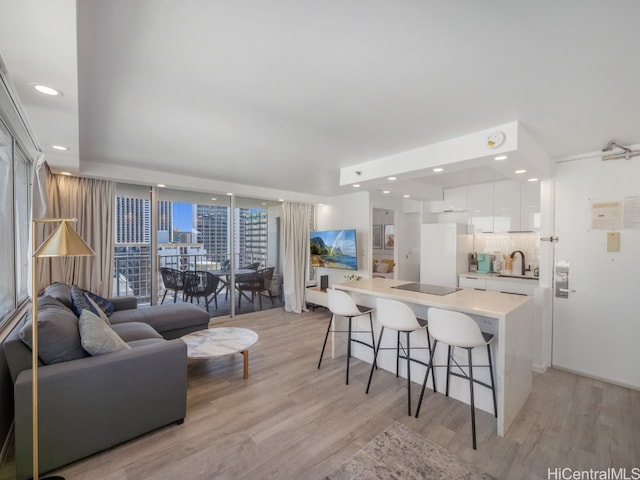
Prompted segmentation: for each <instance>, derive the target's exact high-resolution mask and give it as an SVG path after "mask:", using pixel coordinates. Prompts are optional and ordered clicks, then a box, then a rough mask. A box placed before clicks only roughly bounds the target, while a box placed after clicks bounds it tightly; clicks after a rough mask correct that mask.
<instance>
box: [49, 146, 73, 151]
mask: <svg viewBox="0 0 640 480" xmlns="http://www.w3.org/2000/svg"><path fill="white" fill-rule="evenodd" d="M51 148H53V149H54V150H60V151H63V152H64V151H66V150H69V147H65V146H64V145H51Z"/></svg>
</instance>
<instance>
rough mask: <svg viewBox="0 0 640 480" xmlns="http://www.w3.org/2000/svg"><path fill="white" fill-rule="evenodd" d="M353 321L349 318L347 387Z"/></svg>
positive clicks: (347, 382) (347, 383)
mask: <svg viewBox="0 0 640 480" xmlns="http://www.w3.org/2000/svg"><path fill="white" fill-rule="evenodd" d="M351 320H353V317H349V333H347V381H346V383H345V385H349V360H350V359H351Z"/></svg>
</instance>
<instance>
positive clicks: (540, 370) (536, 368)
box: [531, 363, 549, 373]
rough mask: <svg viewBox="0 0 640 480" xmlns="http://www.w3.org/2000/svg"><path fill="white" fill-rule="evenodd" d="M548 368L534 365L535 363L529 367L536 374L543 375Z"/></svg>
mask: <svg viewBox="0 0 640 480" xmlns="http://www.w3.org/2000/svg"><path fill="white" fill-rule="evenodd" d="M547 368H549V366H548V365H536V364H535V363H534V364H533V365H532V366H531V369H532V370H533V371H534V372H536V373H545V372H546V371H547Z"/></svg>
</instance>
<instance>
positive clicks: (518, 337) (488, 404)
mask: <svg viewBox="0 0 640 480" xmlns="http://www.w3.org/2000/svg"><path fill="white" fill-rule="evenodd" d="M409 283H412V282H408V281H404V280H392V279H387V278H372V279H361V280H352V281H349V282H345V283H340V284H335V285H333V288H335V289H339V290H344V291H347V292H349V293H350V294H351V296H352V297H354V300H355V301H356V303H359V304H362V305H366V306H371V307H375V300H376V298H390V299H394V300H399V301H402V302H404V303H406V304H408V305H409V306H410V307H411V308H412V309H413V310H414V312H415V313H416V315H417V316H418V318H424V319H426V318H427V313H428V309H429V307H436V308H441V309H444V310H453V311H457V312H462V313H466V314H468V315H470V316H471V317H473V318H474V319H475V320H476V322H477V323H478V325H479V326H480V329H481V330H482V331H485V332H488V333H493V334H494V335H496V336H497V338H496V340H495V342H496V343H495V345H496V346H497V348H495V349H494V353H493V356H494V369H495V372H494V373H495V375H496V382H497V385H496V396H497V402H498V412H497V414H498V415H497V433H498V435H500V436H504V434H505V433H506V432H507V430H508V428H509V426H510V425H511V423H512V422H513V420H514V419H515V417H516V415H517V414H518V412H519V411H520V409H521V408H522V405H523V404H524V402H525V401H526V400H527V398H528V396H529V393H530V392H531V388H532V379H533V376H532V350H533V349H532V325H533V305H532V300H531V297H527V296H523V295H514V294H507V293H500V292H491V291H480V290H473V289H459V290H457V291H453V293H448V294H444V295H434V294H429V293H421V292H416V291H408V290H402V289H398V288H394V287H398V286H400V285H405V284H409ZM374 320H375V314H374ZM376 324H377V322H376ZM363 325H364V324H363ZM374 325H375V324H374ZM374 328H376V329H377V330H378V331H379V329H378V328H377V327H374ZM364 329H365V328H363V330H364ZM377 333H378V332H376V338H377ZM416 333H422V332H416ZM340 341H341V339H339V338H335V337H334V353H335V349H336V348H339V346H340ZM342 341H343V342H344V340H342ZM420 342H422V345H426V333H424V334H423V337H422V338H421V339H419V338H416V340H415V343H416V345H415V346H418V345H420ZM383 346H384V347H388V345H386V344H385V345H383ZM414 348H415V347H414V338H413V335H412V340H411V351H412V355H413V352H414V351H415V350H414ZM367 350H368V351H365V350H364V349H357V348H356V349H354V351H353V352H352V353H353V355H354V356H355V357H357V358H360V359H362V360H366V361H368V362H371V361H372V355H371V353H370V352H371V350H370V349H367ZM458 350H460V349H458ZM477 350H482V349H477ZM461 353H462V352H461ZM476 353H477V354H478V361H479V363H481V364H486V351H484V350H483V351H482V352H476V351H474V358H475V355H476ZM383 354H384V355H383ZM424 355H425V357H424V358H425V359H426V355H427V352H426V351H424ZM482 355H484V356H482ZM460 358H461V360H460V361H459V363H461V364H466V363H467V362H465V361H464V360H462V357H460ZM377 363H378V366H379V367H381V368H384V369H387V370H390V371H392V372H395V368H396V362H395V351H391V350H387V351H383V350H381V351H380V356H379V360H378V362H377ZM401 363H404V362H401ZM474 363H475V360H474ZM434 364H435V365H443V364H446V349H445V348H442V349H438V350H437V351H436V358H435V359H434ZM443 370H444V369H441V368H439V369H436V387H437V390H438V391H439V392H441V391H444V384H445V379H444V377H445V375H444V372H443ZM482 370H485V369H482ZM421 372H422V373H421V374H419V375H415V374H414V373H413V367H412V378H415V379H416V380H418V381H419V382H420V383H422V380H423V378H424V372H425V369H422V370H421ZM403 373H404V375H403ZM400 375H401V376H406V372H403V371H402V368H401V371H400ZM474 375H475V371H474ZM487 375H488V374H487ZM430 384H431V382H429V385H430ZM483 390H486V389H477V392H476V406H477V407H478V408H480V409H482V410H486V411H488V412H491V413H493V403H492V401H491V395H490V393H489V392H488V391H487V392H483ZM374 391H375V384H374V386H373V387H372V392H374ZM450 396H452V397H454V398H457V399H458V400H461V401H464V402H466V403H469V392H468V382H464V381H463V382H452V385H451V390H450ZM428 414H429V412H428V411H427V410H423V411H422V412H421V415H428Z"/></svg>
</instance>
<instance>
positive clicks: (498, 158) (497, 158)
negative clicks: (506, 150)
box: [493, 155, 509, 161]
mask: <svg viewBox="0 0 640 480" xmlns="http://www.w3.org/2000/svg"><path fill="white" fill-rule="evenodd" d="M507 158H509V157H507V156H506V155H498V156H497V157H493V159H494V160H498V161H500V160H506V159H507Z"/></svg>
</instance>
